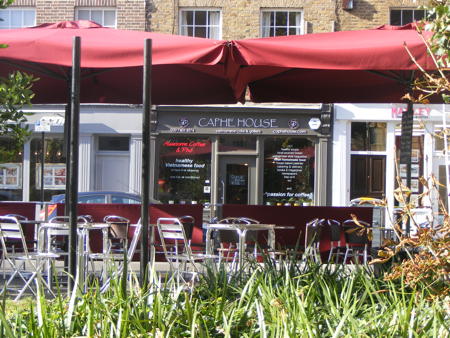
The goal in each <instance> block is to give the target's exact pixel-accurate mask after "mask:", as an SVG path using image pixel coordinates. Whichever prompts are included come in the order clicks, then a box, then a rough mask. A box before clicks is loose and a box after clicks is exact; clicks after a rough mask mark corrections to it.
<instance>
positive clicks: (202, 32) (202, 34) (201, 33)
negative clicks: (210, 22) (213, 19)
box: [194, 27, 208, 38]
mask: <svg viewBox="0 0 450 338" xmlns="http://www.w3.org/2000/svg"><path fill="white" fill-rule="evenodd" d="M194 36H196V37H199V38H207V37H208V36H207V35H206V27H196V28H195V35H194Z"/></svg>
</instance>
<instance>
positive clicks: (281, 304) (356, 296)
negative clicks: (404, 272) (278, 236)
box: [0, 263, 450, 337]
mask: <svg viewBox="0 0 450 338" xmlns="http://www.w3.org/2000/svg"><path fill="white" fill-rule="evenodd" d="M246 271H247V272H246V273H239V274H235V275H232V276H230V275H229V274H227V273H226V272H225V270H224V269H223V268H222V269H219V271H218V272H217V273H213V272H212V271H210V270H207V271H206V273H205V274H204V275H202V276H201V277H200V280H199V282H198V283H197V284H196V286H195V287H194V288H192V289H189V288H186V287H185V286H184V285H177V284H176V283H170V284H164V283H160V282H158V281H157V280H156V279H155V280H154V281H153V283H151V284H150V285H149V287H148V289H147V290H146V291H145V292H143V291H141V289H140V288H139V287H137V283H136V281H134V282H133V283H131V284H129V285H128V287H127V289H126V291H125V290H124V287H123V284H122V283H121V281H120V280H117V281H114V282H113V283H112V286H111V288H110V289H109V290H108V291H107V292H106V293H104V294H101V293H100V292H99V288H98V287H94V288H92V289H91V290H90V291H89V292H88V293H86V294H77V295H74V297H73V298H72V303H71V300H70V299H67V298H64V296H62V295H60V296H58V297H57V298H56V299H45V298H43V297H39V298H38V299H30V298H29V299H26V300H24V301H22V302H20V303H17V302H12V301H10V300H6V299H4V300H3V303H2V308H3V311H0V313H3V314H2V315H0V336H6V337H8V336H10V337H18V336H29V335H33V336H37V337H73V336H88V337H111V336H114V337H143V336H153V337H356V336H357V337H374V336H375V337H449V336H450V335H449V322H450V313H449V310H450V309H449V305H448V304H446V302H447V303H448V302H449V300H439V299H434V300H430V299H429V297H428V294H427V293H426V290H422V291H418V290H416V291H414V290H410V289H406V288H404V287H403V286H402V283H401V282H398V283H393V282H385V281H383V280H382V279H381V278H375V277H373V275H372V274H370V272H368V271H365V270H362V269H358V270H356V271H354V272H352V273H350V272H346V271H344V270H343V269H341V268H338V269H336V270H333V269H331V268H328V267H327V266H319V265H313V264H311V265H307V266H305V265H298V264H292V263H286V264H285V265H282V266H281V267H279V268H277V269H275V267H274V266H273V265H271V264H266V265H264V266H261V265H257V264H254V265H252V266H249V267H248V269H246ZM446 306H447V307H446ZM0 310H1V309H0Z"/></svg>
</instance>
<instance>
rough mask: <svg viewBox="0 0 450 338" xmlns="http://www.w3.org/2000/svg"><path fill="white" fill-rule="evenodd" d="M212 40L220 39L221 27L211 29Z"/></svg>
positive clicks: (210, 36)
mask: <svg viewBox="0 0 450 338" xmlns="http://www.w3.org/2000/svg"><path fill="white" fill-rule="evenodd" d="M208 37H209V38H210V39H220V28H219V27H211V28H210V29H209V36H208Z"/></svg>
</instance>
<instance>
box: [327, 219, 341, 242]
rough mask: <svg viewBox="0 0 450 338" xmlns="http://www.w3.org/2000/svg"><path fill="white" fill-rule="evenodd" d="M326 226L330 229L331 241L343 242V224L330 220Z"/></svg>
mask: <svg viewBox="0 0 450 338" xmlns="http://www.w3.org/2000/svg"><path fill="white" fill-rule="evenodd" d="M325 225H327V226H328V228H329V232H330V240H331V241H333V242H339V241H340V240H341V233H342V226H341V222H339V221H336V220H335V219H330V218H329V219H327V220H325Z"/></svg>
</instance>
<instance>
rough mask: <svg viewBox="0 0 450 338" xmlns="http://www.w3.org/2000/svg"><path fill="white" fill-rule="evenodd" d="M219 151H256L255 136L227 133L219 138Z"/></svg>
mask: <svg viewBox="0 0 450 338" xmlns="http://www.w3.org/2000/svg"><path fill="white" fill-rule="evenodd" d="M219 151H220V152H232V151H256V137H254V136H247V135H228V136H226V137H224V136H221V137H220V138H219Z"/></svg>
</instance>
